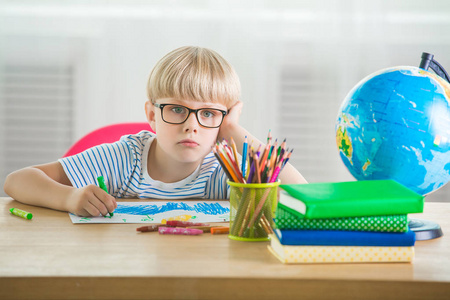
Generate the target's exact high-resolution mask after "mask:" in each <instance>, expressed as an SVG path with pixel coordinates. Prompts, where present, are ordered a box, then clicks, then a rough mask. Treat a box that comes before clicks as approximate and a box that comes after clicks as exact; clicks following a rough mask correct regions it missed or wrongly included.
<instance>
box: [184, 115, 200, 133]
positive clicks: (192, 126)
mask: <svg viewBox="0 0 450 300" xmlns="http://www.w3.org/2000/svg"><path fill="white" fill-rule="evenodd" d="M183 124H184V131H185V132H189V131H193V132H197V129H198V127H200V124H199V123H198V121H197V116H196V115H195V113H194V112H191V113H190V114H189V117H188V118H187V120H186V121H185V122H184V123H183Z"/></svg>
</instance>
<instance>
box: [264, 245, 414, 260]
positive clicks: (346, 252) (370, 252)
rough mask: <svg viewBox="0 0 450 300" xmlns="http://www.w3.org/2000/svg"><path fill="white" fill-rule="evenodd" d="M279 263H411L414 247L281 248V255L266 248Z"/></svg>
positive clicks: (272, 248) (273, 249)
mask: <svg viewBox="0 0 450 300" xmlns="http://www.w3.org/2000/svg"><path fill="white" fill-rule="evenodd" d="M267 247H268V248H269V251H270V252H272V254H274V255H275V257H277V258H278V259H279V260H280V261H281V262H283V263H287V264H302V263H303V264H311V263H394V262H397V263H398V262H411V261H412V260H413V259H414V247H329V246H328V247H326V246H283V247H282V248H279V249H282V250H281V251H282V253H278V251H275V247H271V246H270V245H268V246H267Z"/></svg>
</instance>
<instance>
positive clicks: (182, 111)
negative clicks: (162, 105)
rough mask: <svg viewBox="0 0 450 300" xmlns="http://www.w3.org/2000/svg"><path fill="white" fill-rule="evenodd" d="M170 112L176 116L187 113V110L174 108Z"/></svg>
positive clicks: (180, 107)
mask: <svg viewBox="0 0 450 300" xmlns="http://www.w3.org/2000/svg"><path fill="white" fill-rule="evenodd" d="M170 110H171V111H172V112H174V113H176V114H184V113H186V108H184V107H182V106H172V107H171V109H170Z"/></svg>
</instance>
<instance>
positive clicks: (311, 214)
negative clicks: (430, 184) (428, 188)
mask: <svg viewBox="0 0 450 300" xmlns="http://www.w3.org/2000/svg"><path fill="white" fill-rule="evenodd" d="M280 187H281V191H280V197H279V201H278V205H279V206H280V207H282V208H283V209H285V210H287V211H289V212H291V213H293V214H297V215H299V214H300V215H304V216H305V218H308V219H320V218H342V217H365V216H380V215H381V216H382V215H401V214H409V213H421V212H423V203H424V197H423V196H422V195H419V194H418V193H416V192H414V191H412V190H410V189H408V188H406V187H405V186H403V185H401V184H400V183H398V182H396V181H394V180H365V181H348V182H324V183H308V184H284V185H280Z"/></svg>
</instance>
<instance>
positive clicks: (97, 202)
mask: <svg viewBox="0 0 450 300" xmlns="http://www.w3.org/2000/svg"><path fill="white" fill-rule="evenodd" d="M88 201H89V202H90V203H91V204H92V205H93V206H95V207H96V208H97V209H98V210H99V211H100V213H101V214H102V215H103V216H106V215H107V214H108V208H107V207H106V205H105V204H104V203H103V201H101V199H100V198H99V197H98V196H97V195H96V194H95V193H94V195H92V197H90V198H89V199H88Z"/></svg>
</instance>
